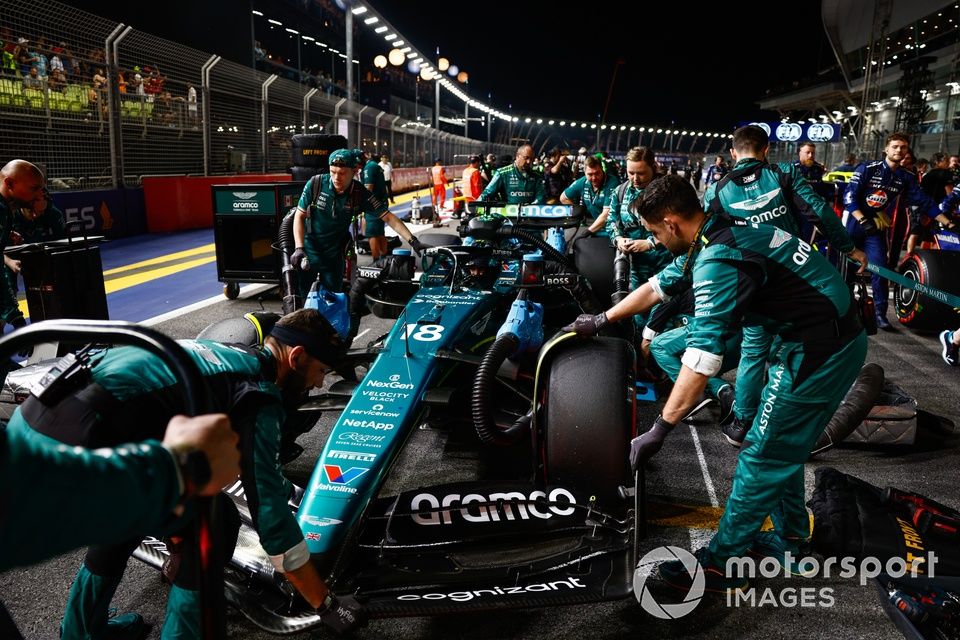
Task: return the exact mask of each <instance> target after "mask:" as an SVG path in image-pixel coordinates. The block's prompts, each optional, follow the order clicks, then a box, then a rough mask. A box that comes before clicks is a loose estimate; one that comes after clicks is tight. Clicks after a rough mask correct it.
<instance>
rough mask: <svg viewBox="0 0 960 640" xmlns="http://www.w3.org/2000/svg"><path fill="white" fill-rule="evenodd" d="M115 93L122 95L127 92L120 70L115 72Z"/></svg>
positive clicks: (124, 78) (124, 79)
mask: <svg viewBox="0 0 960 640" xmlns="http://www.w3.org/2000/svg"><path fill="white" fill-rule="evenodd" d="M117 91H119V92H120V93H124V94H125V93H126V92H127V78H126V76H125V75H124V73H123V71H122V70H121V71H118V72H117Z"/></svg>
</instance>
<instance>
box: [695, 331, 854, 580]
mask: <svg viewBox="0 0 960 640" xmlns="http://www.w3.org/2000/svg"><path fill="white" fill-rule="evenodd" d="M829 353H830V355H825V356H824V357H825V360H824V362H823V363H822V364H820V366H819V367H817V369H816V370H814V371H813V372H812V373H810V374H809V375H807V376H806V377H805V378H804V379H803V380H802V381H801V382H800V383H799V384H798V383H797V382H796V378H797V374H798V372H799V370H800V367H801V365H802V363H803V360H804V358H805V357H809V356H807V355H805V353H804V346H803V345H802V344H800V343H797V342H787V341H784V342H782V343H781V345H780V347H779V348H778V349H777V352H776V354H775V355H774V357H773V362H772V364H771V366H770V371H769V377H768V381H767V384H766V386H765V387H764V388H763V391H762V394H761V404H760V408H759V411H758V412H757V416H756V418H755V419H754V421H753V424H752V426H751V427H750V430H749V431H748V432H747V437H746V439H745V440H744V443H743V448H742V449H741V450H740V455H739V457H738V458H737V467H736V470H735V471H734V474H733V488H732V490H731V492H730V498H729V499H728V500H727V505H726V509H725V510H724V513H723V517H722V518H721V519H720V525H719V527H718V529H717V534H716V535H715V536H714V537H713V540H711V541H710V558H709V560H710V562H711V563H712V564H714V565H716V566H720V567H724V566H725V565H726V561H727V560H728V559H730V558H733V557H740V556H743V555H744V554H745V553H746V551H747V550H748V549H749V548H750V546H751V544H752V541H753V538H754V535H755V534H756V533H757V531H759V530H760V527H761V525H762V524H763V521H764V519H765V518H766V517H767V516H768V515H769V516H770V517H771V518H772V520H773V524H774V527H775V530H776V532H777V533H778V534H780V536H781V537H783V538H802V539H807V538H809V537H810V519H809V516H808V515H807V509H806V506H805V500H804V481H803V465H804V463H805V462H806V461H807V458H808V457H809V456H810V451H811V450H812V449H813V445H814V443H815V442H816V440H817V437H818V436H819V435H820V434H821V433H822V432H823V429H824V427H825V426H826V425H827V422H828V421H829V420H830V418H831V417H832V416H833V413H834V411H836V409H837V406H838V405H839V404H840V401H841V400H842V399H843V396H844V395H845V394H846V393H847V390H848V389H850V386H851V385H852V384H853V382H854V380H855V379H856V377H857V373H858V372H859V371H860V367H862V366H863V361H864V358H865V357H866V354H867V336H866V334H865V333H864V332H863V331H862V330H861V331H860V332H859V334H858V335H857V336H856V337H854V338H853V339H851V340H850V341H849V342H848V343H847V344H845V345H843V346H841V347H840V348H839V349H836V348H831V349H830V350H829Z"/></svg>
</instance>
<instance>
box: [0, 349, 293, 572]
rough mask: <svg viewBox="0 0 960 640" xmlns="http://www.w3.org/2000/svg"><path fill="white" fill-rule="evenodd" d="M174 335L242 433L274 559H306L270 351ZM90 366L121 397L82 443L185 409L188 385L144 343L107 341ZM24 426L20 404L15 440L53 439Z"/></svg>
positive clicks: (147, 427)
mask: <svg viewBox="0 0 960 640" xmlns="http://www.w3.org/2000/svg"><path fill="white" fill-rule="evenodd" d="M177 342H178V344H179V345H180V346H181V347H183V349H184V350H185V351H186V352H187V354H188V355H189V356H190V358H191V360H193V362H194V364H196V365H197V367H198V368H199V370H200V373H201V374H202V375H203V377H204V380H205V381H206V383H207V387H208V389H209V391H210V403H211V405H212V409H213V410H214V411H218V412H223V413H226V414H227V415H229V416H230V421H231V423H232V425H233V427H234V429H235V430H236V431H237V432H238V433H239V434H240V448H241V452H242V456H241V475H240V477H241V479H242V481H243V485H244V492H245V494H246V498H247V504H248V506H249V507H250V515H251V517H252V518H253V522H254V526H255V527H256V529H257V532H258V533H259V536H260V544H261V546H262V547H263V549H264V551H266V552H267V554H268V555H270V556H271V560H274V563H275V565H278V563H281V564H280V565H279V566H285V567H286V568H287V569H293V568H296V566H291V564H290V563H291V562H293V563H294V564H296V562H297V561H299V563H300V565H302V564H303V563H304V562H306V561H307V560H308V559H309V552H307V548H306V542H305V541H304V539H303V533H302V531H301V530H300V526H299V525H298V524H297V521H296V519H295V518H294V516H293V513H292V512H291V510H290V507H289V506H288V504H287V500H288V498H289V497H290V494H291V491H292V485H291V484H290V481H289V480H287V479H286V478H285V477H284V475H283V473H282V470H281V468H280V462H279V460H280V455H279V452H280V435H281V433H280V431H281V426H282V425H283V422H284V420H285V418H286V414H285V412H284V409H283V401H282V398H281V393H280V389H279V388H278V387H277V386H276V385H275V384H274V383H273V381H272V377H273V376H274V375H275V374H274V373H273V372H274V371H275V366H276V365H275V363H274V361H273V356H272V355H271V354H270V352H269V351H267V350H263V351H259V350H254V349H249V348H242V347H239V346H234V345H225V344H221V343H219V342H213V341H208V340H178V341H177ZM91 374H92V377H93V381H94V382H96V383H98V384H99V385H100V386H101V387H103V388H104V389H105V390H106V391H107V392H109V394H110V396H112V397H113V398H115V399H116V400H117V401H118V404H117V405H114V406H112V407H111V410H110V412H109V413H108V414H106V415H107V417H106V418H105V419H100V420H98V421H97V422H95V423H94V424H93V426H91V427H89V428H88V429H86V431H85V432H84V434H83V438H84V445H85V446H90V447H100V446H111V445H113V444H116V443H119V442H128V441H131V440H134V441H139V440H143V439H146V438H149V437H157V436H159V435H160V434H162V433H163V432H164V430H165V429H166V426H167V422H168V421H169V420H170V418H172V417H173V416H174V415H177V414H179V413H185V410H186V406H185V403H184V390H183V389H182V387H181V385H180V383H179V382H178V380H177V378H176V377H175V376H174V374H173V373H172V372H171V371H170V370H169V369H168V368H167V366H166V365H165V364H163V362H162V361H161V360H160V359H159V358H157V357H156V356H154V355H152V354H150V353H148V352H146V351H144V350H142V349H137V348H134V347H118V348H115V349H108V350H106V351H104V352H102V354H100V355H98V356H95V357H94V365H93V368H92V370H91ZM268 378H269V379H268ZM25 426H28V425H27V423H26V421H25V420H24V419H23V418H22V416H21V413H20V409H19V408H18V409H17V410H16V411H15V412H14V416H13V419H11V422H10V426H9V427H8V428H9V430H10V435H11V441H12V440H13V439H14V437H25V438H28V439H33V440H40V441H43V440H45V441H48V442H50V443H56V441H55V440H52V439H51V438H48V437H47V436H45V435H43V434H41V433H39V432H36V431H33V430H32V429H29V428H26V429H25V428H24V427H25ZM279 566H278V568H279Z"/></svg>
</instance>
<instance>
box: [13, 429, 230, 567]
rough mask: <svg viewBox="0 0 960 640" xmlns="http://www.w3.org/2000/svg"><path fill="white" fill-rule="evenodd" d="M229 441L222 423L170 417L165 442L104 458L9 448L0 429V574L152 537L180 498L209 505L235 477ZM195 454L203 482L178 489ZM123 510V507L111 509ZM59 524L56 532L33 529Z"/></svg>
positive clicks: (32, 445) (28, 445)
mask: <svg viewBox="0 0 960 640" xmlns="http://www.w3.org/2000/svg"><path fill="white" fill-rule="evenodd" d="M237 442H238V438H237V434H236V432H234V431H233V430H232V429H231V428H230V421H229V419H228V418H227V416H226V415H224V414H210V415H205V416H197V417H195V418H187V417H185V416H175V417H174V418H172V419H171V420H170V422H169V424H168V425H167V428H166V431H165V432H164V434H163V442H162V443H160V442H157V441H156V440H145V441H143V442H139V443H135V444H123V445H120V446H118V447H115V448H112V449H97V450H91V449H84V448H81V447H70V446H67V445H65V444H55V445H51V444H49V443H46V442H38V441H37V440H35V439H27V438H14V439H13V441H12V442H8V436H7V432H6V430H5V429H0V571H6V570H7V569H12V568H14V567H25V566H28V565H31V564H34V563H36V562H40V561H42V560H46V559H47V558H52V557H54V556H57V555H60V554H61V553H66V552H67V551H70V550H72V549H76V548H78V547H82V546H84V545H88V544H114V543H118V542H121V541H123V540H127V539H129V538H131V537H133V536H136V535H144V534H147V533H152V532H156V531H158V530H160V529H161V528H163V527H164V526H165V525H166V524H169V523H170V521H171V520H173V519H174V518H175V511H176V510H178V507H180V506H181V505H182V504H183V501H184V499H186V498H190V497H192V496H195V495H199V496H213V495H216V494H217V493H219V492H220V489H221V488H222V487H223V486H225V485H226V484H228V483H230V482H233V480H234V479H235V478H236V477H237V474H238V473H239V472H240V452H239V450H238V449H237ZM192 451H199V452H201V453H202V454H203V456H204V459H205V460H206V463H207V467H208V468H209V471H210V474H209V479H208V480H207V481H206V482H205V483H204V484H203V485H200V486H194V484H193V483H192V482H185V479H189V478H190V473H189V471H187V467H185V466H184V465H185V462H186V459H185V457H184V456H185V455H187V454H188V453H190V452H192ZM118 505H123V508H118ZM51 513H55V514H56V515H57V526H55V527H46V526H38V523H40V522H44V521H46V520H47V519H49V517H50V514H51Z"/></svg>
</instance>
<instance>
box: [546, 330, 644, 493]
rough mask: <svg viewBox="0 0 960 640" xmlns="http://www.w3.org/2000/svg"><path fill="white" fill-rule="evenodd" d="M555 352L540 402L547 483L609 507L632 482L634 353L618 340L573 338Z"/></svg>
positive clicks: (623, 342)
mask: <svg viewBox="0 0 960 640" xmlns="http://www.w3.org/2000/svg"><path fill="white" fill-rule="evenodd" d="M556 349H557V351H556V353H555V354H554V356H553V359H552V361H551V365H550V373H549V376H550V377H549V381H548V384H547V385H545V387H546V393H545V397H543V398H542V402H543V406H544V407H545V408H544V414H543V415H544V417H545V420H544V423H545V424H544V429H543V458H544V459H543V463H544V475H545V479H546V482H547V484H548V485H560V486H566V487H574V488H577V489H579V490H583V491H589V492H591V493H592V494H593V495H595V496H597V500H599V501H600V503H601V504H610V503H611V502H612V501H614V500H617V499H618V498H617V495H618V494H617V489H618V487H621V486H628V485H629V484H630V483H631V478H630V465H629V463H628V455H627V454H628V452H629V451H630V438H631V435H632V433H631V432H632V429H633V412H634V410H635V406H634V396H635V393H634V388H633V383H634V380H633V365H634V363H633V360H634V358H633V349H632V348H631V347H630V346H629V344H628V343H627V342H626V341H624V340H620V339H617V338H592V339H590V340H570V341H568V342H567V343H566V344H564V345H558V346H557V348H556Z"/></svg>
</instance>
